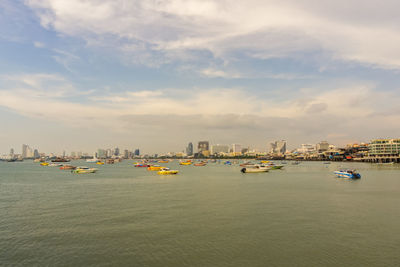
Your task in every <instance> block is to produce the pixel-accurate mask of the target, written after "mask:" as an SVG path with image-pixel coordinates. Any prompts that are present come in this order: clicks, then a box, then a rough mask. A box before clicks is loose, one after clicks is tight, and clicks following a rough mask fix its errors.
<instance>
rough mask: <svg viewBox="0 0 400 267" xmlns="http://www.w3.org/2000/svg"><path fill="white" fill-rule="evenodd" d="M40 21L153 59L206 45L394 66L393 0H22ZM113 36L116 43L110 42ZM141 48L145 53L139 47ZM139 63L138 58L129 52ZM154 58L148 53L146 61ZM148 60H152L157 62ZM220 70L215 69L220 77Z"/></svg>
mask: <svg viewBox="0 0 400 267" xmlns="http://www.w3.org/2000/svg"><path fill="white" fill-rule="evenodd" d="M26 4H27V5H29V6H30V7H32V8H33V9H34V10H35V11H36V12H37V14H38V16H39V17H40V20H41V23H42V25H43V26H44V27H48V28H49V27H51V28H53V29H55V30H56V31H58V32H60V33H62V34H66V35H71V36H77V37H82V38H84V39H86V40H87V41H88V44H97V45H98V44H101V45H105V44H109V45H112V46H116V48H118V49H121V50H124V51H125V52H127V51H129V52H130V53H132V54H133V55H135V56H136V57H139V56H143V55H146V54H147V56H146V58H147V59H148V60H150V59H149V58H151V57H152V56H154V53H156V55H155V57H156V58H160V54H159V53H161V55H162V56H163V57H164V59H162V60H161V61H160V62H161V63H162V62H163V61H164V62H169V60H176V59H179V60H182V59H184V58H186V57H187V58H189V59H190V58H191V57H192V56H193V53H191V52H193V51H210V52H211V53H212V54H213V55H214V57H220V58H223V59H225V60H226V59H229V57H230V53H231V52H237V51H246V54H247V55H250V56H253V57H259V58H269V57H277V56H278V57H282V56H284V57H286V56H293V55H294V54H295V53H297V52H304V51H323V52H325V53H328V54H330V55H332V56H333V57H335V58H338V59H342V60H350V61H357V62H361V63H365V64H370V65H374V66H377V67H383V68H399V67H400V53H399V52H398V47H399V46H400V33H399V32H400V31H399V26H398V25H400V19H399V16H398V14H396V12H394V10H398V9H399V8H400V2H398V1H385V2H381V3H379V5H372V4H370V3H366V2H365V1H361V0H355V1H352V2H350V3H349V2H348V1H344V0H338V1H335V2H329V3H327V2H315V1H311V0H303V1H298V0H296V1H295V0H288V1H280V2H277V1H261V0H249V1H245V2H243V1H240V2H239V1H236V2H235V1H234V2H232V1H216V0H208V1H200V0H198V1H197V0H191V1H182V0H160V1H152V2H149V1H145V0H142V1H124V0H108V1H104V0H103V1H98V0H87V1H84V2H82V1H79V0H69V1H63V0H40V1H39V0H27V1H26ZM116 40H117V41H116ZM146 51H147V52H146ZM137 60H139V61H140V62H145V61H146V60H142V61H141V59H140V57H139V58H137ZM153 60H154V59H153ZM153 64H155V65H157V63H154V62H153ZM222 74H223V73H220V75H219V76H221V75H222Z"/></svg>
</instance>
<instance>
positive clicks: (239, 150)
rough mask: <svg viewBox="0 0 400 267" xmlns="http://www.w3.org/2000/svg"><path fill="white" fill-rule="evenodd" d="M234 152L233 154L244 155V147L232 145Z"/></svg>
mask: <svg viewBox="0 0 400 267" xmlns="http://www.w3.org/2000/svg"><path fill="white" fill-rule="evenodd" d="M232 152H233V153H240V154H241V153H242V145H239V144H232Z"/></svg>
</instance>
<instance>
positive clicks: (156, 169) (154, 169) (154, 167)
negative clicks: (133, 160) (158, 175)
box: [147, 165, 165, 171]
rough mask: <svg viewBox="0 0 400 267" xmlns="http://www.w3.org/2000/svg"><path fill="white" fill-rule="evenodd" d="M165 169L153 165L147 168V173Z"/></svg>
mask: <svg viewBox="0 0 400 267" xmlns="http://www.w3.org/2000/svg"><path fill="white" fill-rule="evenodd" d="M163 168H165V167H161V166H160V165H153V166H150V167H148V168H147V170H148V171H160V170H161V169H163Z"/></svg>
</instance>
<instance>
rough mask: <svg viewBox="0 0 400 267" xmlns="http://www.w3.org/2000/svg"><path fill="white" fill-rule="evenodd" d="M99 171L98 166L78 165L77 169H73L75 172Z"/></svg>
mask: <svg viewBox="0 0 400 267" xmlns="http://www.w3.org/2000/svg"><path fill="white" fill-rule="evenodd" d="M96 171H97V169H96V168H89V167H86V166H80V167H76V168H75V170H72V171H71V172H73V173H95V172H96Z"/></svg>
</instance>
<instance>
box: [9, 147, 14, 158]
mask: <svg viewBox="0 0 400 267" xmlns="http://www.w3.org/2000/svg"><path fill="white" fill-rule="evenodd" d="M10 158H14V148H11V149H10Z"/></svg>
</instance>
